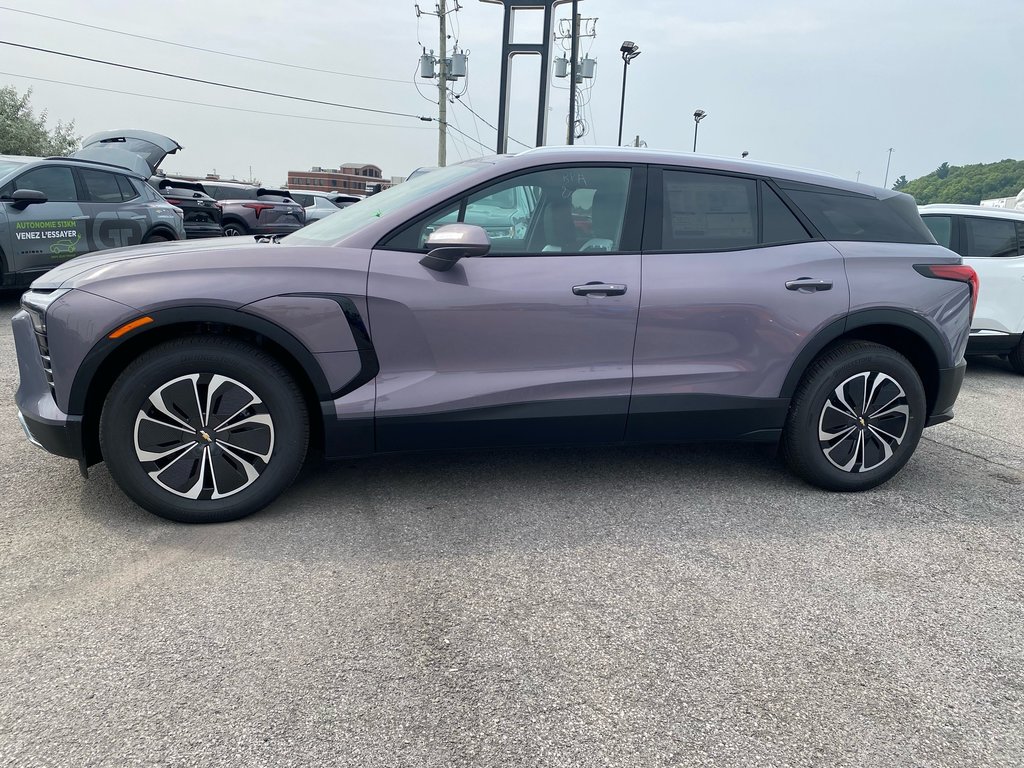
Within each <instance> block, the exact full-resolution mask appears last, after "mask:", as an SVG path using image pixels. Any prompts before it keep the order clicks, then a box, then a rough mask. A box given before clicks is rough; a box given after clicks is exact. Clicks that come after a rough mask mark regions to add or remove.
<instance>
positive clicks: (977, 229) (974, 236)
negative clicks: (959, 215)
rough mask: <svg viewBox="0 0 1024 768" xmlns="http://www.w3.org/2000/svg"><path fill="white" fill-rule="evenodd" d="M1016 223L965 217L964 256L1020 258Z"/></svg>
mask: <svg viewBox="0 0 1024 768" xmlns="http://www.w3.org/2000/svg"><path fill="white" fill-rule="evenodd" d="M1015 223H1016V222H1013V221H1010V220H1009V219H981V218H974V217H972V216H967V217H964V230H963V232H964V239H965V242H964V256H969V257H972V258H1000V257H1006V256H1018V255H1019V254H1020V251H1019V250H1018V248H1017V229H1016V227H1015V226H1014V225H1015Z"/></svg>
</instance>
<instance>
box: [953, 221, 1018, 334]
mask: <svg viewBox="0 0 1024 768" xmlns="http://www.w3.org/2000/svg"><path fill="white" fill-rule="evenodd" d="M957 218H959V219H960V254H961V255H962V256H963V257H964V263H965V264H969V265H970V266H972V267H974V271H975V272H977V273H978V280H979V281H980V284H981V290H980V291H979V292H978V306H977V308H976V309H975V311H974V320H973V321H972V322H971V333H972V334H973V335H988V334H992V333H995V334H1006V333H1010V334H1016V333H1021V332H1022V331H1024V300H1022V299H1024V256H1022V255H1021V248H1020V244H1019V243H1018V237H1017V235H1018V231H1020V233H1021V234H1022V235H1024V227H1022V226H1021V223H1020V222H1017V221H1014V220H1013V219H1008V218H1007V219H1003V218H995V217H991V218H989V217H981V216H959V217H957Z"/></svg>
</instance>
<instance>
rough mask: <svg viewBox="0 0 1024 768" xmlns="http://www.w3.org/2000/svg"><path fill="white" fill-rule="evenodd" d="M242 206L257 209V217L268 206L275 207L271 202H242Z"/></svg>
mask: <svg viewBox="0 0 1024 768" xmlns="http://www.w3.org/2000/svg"><path fill="white" fill-rule="evenodd" d="M242 207H243V208H252V209H253V210H254V211H256V218H257V219H258V218H259V217H260V213H261V212H262V211H265V210H267V209H268V208H273V207H274V206H273V205H271V204H270V203H242Z"/></svg>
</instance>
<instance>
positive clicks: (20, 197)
mask: <svg viewBox="0 0 1024 768" xmlns="http://www.w3.org/2000/svg"><path fill="white" fill-rule="evenodd" d="M10 200H11V203H12V205H14V207H15V208H18V209H19V210H21V209H24V208H27V207H28V206H30V205H32V204H33V203H45V202H46V195H44V194H43V193H42V192H37V191H36V190H34V189H18V190H15V192H14V194H13V195H11V197H10Z"/></svg>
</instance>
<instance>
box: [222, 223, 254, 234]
mask: <svg viewBox="0 0 1024 768" xmlns="http://www.w3.org/2000/svg"><path fill="white" fill-rule="evenodd" d="M247 234H249V230H248V229H246V228H245V225H244V224H240V223H239V222H237V221H229V222H228V223H227V224H225V225H224V237H241V236H242V235H247Z"/></svg>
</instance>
